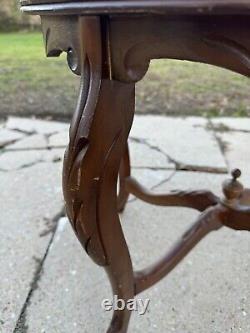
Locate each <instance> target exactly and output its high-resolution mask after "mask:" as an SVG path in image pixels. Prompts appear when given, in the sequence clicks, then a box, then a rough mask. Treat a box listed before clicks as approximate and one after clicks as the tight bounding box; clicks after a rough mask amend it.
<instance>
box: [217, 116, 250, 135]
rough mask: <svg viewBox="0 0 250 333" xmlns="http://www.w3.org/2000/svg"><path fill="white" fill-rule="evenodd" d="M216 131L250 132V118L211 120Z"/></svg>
mask: <svg viewBox="0 0 250 333" xmlns="http://www.w3.org/2000/svg"><path fill="white" fill-rule="evenodd" d="M211 122H212V124H213V125H214V128H215V129H218V130H221V131H223V130H224V131H226V130H233V131H247V132H250V119H249V118H227V117H222V118H213V119H211Z"/></svg>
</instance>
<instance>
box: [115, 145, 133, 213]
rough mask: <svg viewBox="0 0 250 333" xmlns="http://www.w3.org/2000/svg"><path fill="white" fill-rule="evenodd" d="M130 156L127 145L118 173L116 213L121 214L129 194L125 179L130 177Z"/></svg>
mask: <svg viewBox="0 0 250 333" xmlns="http://www.w3.org/2000/svg"><path fill="white" fill-rule="evenodd" d="M130 170H131V169H130V156H129V145H128V143H127V145H126V149H125V153H124V155H123V158H122V161H121V165H120V172H119V194H118V211H119V212H122V211H123V210H124V208H125V206H126V203H127V201H128V197H129V192H128V191H127V189H126V179H128V178H129V177H130V173H131V171H130Z"/></svg>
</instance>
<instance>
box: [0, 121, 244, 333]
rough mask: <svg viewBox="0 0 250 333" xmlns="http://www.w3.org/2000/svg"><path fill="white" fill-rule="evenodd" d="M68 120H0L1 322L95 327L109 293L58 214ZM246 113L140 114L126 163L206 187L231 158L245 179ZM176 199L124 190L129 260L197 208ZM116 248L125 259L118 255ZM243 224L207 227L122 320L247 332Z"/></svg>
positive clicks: (172, 328) (48, 332) (147, 253)
mask: <svg viewBox="0 0 250 333" xmlns="http://www.w3.org/2000/svg"><path fill="white" fill-rule="evenodd" d="M68 127H69V125H68V124H65V123H59V122H51V121H41V120H35V119H24V118H13V117H12V118H9V119H8V120H7V121H6V122H2V123H0V147H1V151H0V183H1V194H0V196H1V200H0V204H1V217H0V235H1V242H0V267H1V270H0V281H1V283H0V332H1V333H12V332H14V333H17V332H19V333H102V332H105V329H106V328H107V326H108V323H109V320H110V317H111V312H105V311H104V310H103V309H102V308H101V302H102V300H103V299H104V298H111V291H110V286H109V284H108V281H107V278H106V276H105V273H104V271H103V269H102V268H99V267H97V266H96V265H94V264H93V263H92V261H91V260H90V259H89V258H88V256H87V255H86V254H85V253H84V251H83V250H82V248H81V247H80V245H79V244H78V242H77V240H76V238H75V236H74V235H73V231H72V230H71V227H70V225H69V223H68V221H67V219H66V218H65V217H64V209H63V199H62V192H61V169H62V157H63V152H64V149H65V146H66V144H67V140H68ZM249 142H250V119H246V118H245V119H243V118H234V119H232V118H219V119H218V118H217V119H209V120H208V119H205V118H194V117H190V118H169V117H162V116H136V118H135V122H134V125H133V128H132V131H131V136H130V150H131V159H132V165H133V170H132V171H133V174H134V175H135V176H136V177H137V178H138V179H139V180H140V181H141V182H142V183H143V184H144V185H146V186H148V187H149V188H151V189H154V190H155V191H160V192H162V191H168V190H172V189H190V188H193V189H200V188H202V189H204V188H209V189H211V190H213V191H214V192H215V193H216V194H218V195H221V183H222V181H223V180H224V179H225V178H227V177H228V174H227V173H228V171H229V170H230V169H232V168H235V167H237V168H240V169H241V170H242V173H243V175H242V178H241V180H242V182H243V184H244V185H245V186H246V187H247V186H248V187H250V153H249ZM196 216H197V213H196V212H195V211H192V210H188V209H184V208H159V207H154V206H150V205H147V204H145V203H142V202H140V201H139V200H135V198H133V197H130V202H129V204H128V205H127V207H126V210H125V212H124V213H123V214H122V215H121V220H122V226H123V229H124V232H125V235H126V238H127V241H128V244H129V247H130V250H131V256H132V259H133V263H134V267H135V268H136V269H140V268H143V267H144V266H145V265H148V264H150V263H151V262H153V261H154V260H156V259H157V258H158V257H159V256H161V255H162V254H163V253H164V252H165V251H166V250H167V249H168V248H169V247H170V246H171V244H172V243H173V242H174V241H175V240H177V238H178V237H179V236H180V235H181V234H182V233H183V232H184V231H185V230H186V229H187V227H188V226H189V225H190V224H191V223H192V222H193V221H194V220H195V218H196ZM121 260H122V259H121ZM249 276H250V234H249V233H247V232H235V231H231V230H229V229H226V228H223V229H222V230H221V231H219V232H217V233H212V234H211V235H209V236H208V237H207V238H206V239H205V240H204V241H203V242H201V243H200V244H199V245H198V246H197V247H196V248H195V250H194V251H192V252H191V254H189V255H188V256H187V258H186V259H185V260H184V261H183V262H182V263H181V264H180V265H179V266H178V267H177V268H176V269H175V270H174V271H173V272H171V274H170V275H169V276H168V277H167V278H165V279H164V280H162V281H161V282H160V283H159V284H158V285H157V286H155V287H153V288H152V289H150V290H148V291H146V292H144V293H143V294H142V295H140V298H143V299H146V298H149V299H150V304H149V308H148V311H147V312H146V314H145V315H144V316H140V315H139V314H138V313H133V315H132V320H131V323H130V329H129V332H133V333H140V332H148V333H151V332H157V333H165V332H166V333H167V332H175V333H229V332H230V333H232V332H233V333H238V332H243V333H247V332H250V279H249Z"/></svg>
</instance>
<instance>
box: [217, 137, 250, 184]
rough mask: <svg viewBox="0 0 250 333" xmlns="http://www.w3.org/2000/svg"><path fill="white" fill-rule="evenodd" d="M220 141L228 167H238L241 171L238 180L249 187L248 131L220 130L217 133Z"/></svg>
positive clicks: (249, 156)
mask: <svg viewBox="0 0 250 333" xmlns="http://www.w3.org/2000/svg"><path fill="white" fill-rule="evenodd" d="M217 136H218V137H219V139H220V140H221V141H222V144H223V146H224V150H225V156H226V159H227V162H228V165H229V168H230V169H231V170H232V169H235V168H239V169H241V171H242V176H241V178H240V180H241V181H242V182H243V184H244V186H246V187H249V188H250V168H249V166H250V153H249V142H250V133H240V132H222V133H217Z"/></svg>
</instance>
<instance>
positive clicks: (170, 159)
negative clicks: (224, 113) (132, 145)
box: [130, 137, 228, 174]
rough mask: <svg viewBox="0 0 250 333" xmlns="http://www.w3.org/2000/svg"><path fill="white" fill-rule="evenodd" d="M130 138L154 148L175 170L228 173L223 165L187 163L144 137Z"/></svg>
mask: <svg viewBox="0 0 250 333" xmlns="http://www.w3.org/2000/svg"><path fill="white" fill-rule="evenodd" d="M130 139H131V141H133V142H136V143H140V144H144V145H146V146H147V147H148V148H150V149H152V150H155V151H157V152H158V153H160V154H162V155H163V156H164V157H165V158H166V159H167V161H168V162H169V163H172V164H174V166H175V170H176V171H190V172H207V173H216V174H226V173H228V170H227V169H226V168H223V167H209V166H199V165H192V164H187V163H183V162H180V161H177V160H176V159H174V158H173V157H171V156H170V155H169V154H167V153H166V152H165V151H163V150H162V149H161V148H159V147H158V146H154V145H151V144H150V143H149V142H148V141H147V140H146V139H142V138H136V137H130ZM223 156H224V155H223ZM157 169H158V170H159V169H160V168H157ZM164 169H167V168H164ZM168 169H170V168H169V167H168Z"/></svg>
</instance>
